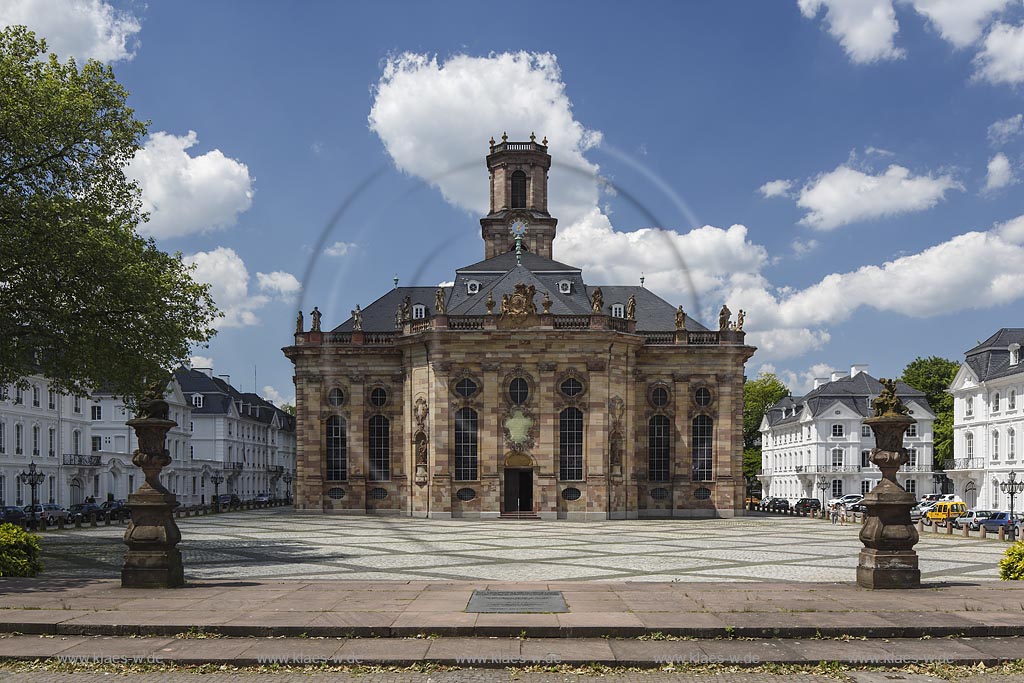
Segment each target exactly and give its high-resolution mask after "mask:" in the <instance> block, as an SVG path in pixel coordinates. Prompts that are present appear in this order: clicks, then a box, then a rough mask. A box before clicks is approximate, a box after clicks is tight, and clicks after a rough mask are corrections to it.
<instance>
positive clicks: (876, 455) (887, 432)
mask: <svg viewBox="0 0 1024 683" xmlns="http://www.w3.org/2000/svg"><path fill="white" fill-rule="evenodd" d="M881 382H882V393H881V394H880V395H879V396H878V398H876V399H875V403H874V408H875V416H874V417H869V418H867V419H866V420H864V424H866V425H868V426H869V427H871V430H872V431H873V432H874V433H875V443H876V444H877V448H874V449H873V450H872V451H871V462H873V463H875V465H877V466H878V469H880V470H881V471H882V481H881V482H879V483H878V485H876V486H875V488H873V489H871V491H870V492H869V493H868V494H867V495H865V496H864V500H863V501H862V504H863V505H864V506H865V507H866V508H867V512H866V513H865V521H864V525H863V526H862V527H861V530H860V540H861V542H862V543H864V549H863V550H861V551H860V561H859V562H858V564H857V584H858V585H860V586H864V587H865V588H920V587H921V570H920V569H918V566H917V553H916V552H914V546H915V545H916V544H917V541H918V535H917V528H916V527H915V526H914V523H913V522H912V521H911V520H910V509H911V508H912V507H914V505H915V503H916V502H917V501H916V500H915V498H914V496H913V495H912V494H910V493H907V491H906V490H905V489H904V488H903V487H902V486H900V485H899V484H898V483H897V482H896V472H897V470H899V468H900V467H901V466H903V465H905V464H906V463H907V461H908V460H909V456H908V455H907V451H906V449H905V448H904V447H903V435H904V433H905V432H906V431H907V428H908V427H909V426H910V425H912V424H914V422H915V420H914V419H913V418H911V417H910V416H909V414H908V413H909V411H908V410H907V408H906V406H904V405H903V402H902V401H900V399H899V397H898V396H896V381H895V380H886V379H883V380H881Z"/></svg>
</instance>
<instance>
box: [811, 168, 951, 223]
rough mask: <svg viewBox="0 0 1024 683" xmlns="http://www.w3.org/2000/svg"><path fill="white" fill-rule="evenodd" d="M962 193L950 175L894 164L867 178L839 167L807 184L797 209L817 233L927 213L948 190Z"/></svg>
mask: <svg viewBox="0 0 1024 683" xmlns="http://www.w3.org/2000/svg"><path fill="white" fill-rule="evenodd" d="M959 189H963V188H962V187H961V185H960V183H958V182H957V181H956V180H955V179H954V178H953V177H952V176H950V175H941V176H933V175H930V174H929V175H918V176H915V175H913V174H912V173H911V172H910V170H909V169H907V168H904V167H903V166H897V165H895V164H893V165H891V166H889V168H888V169H886V171H885V172H884V173H881V174H879V175H870V174H868V173H864V172H863V171H859V170H857V169H854V168H851V167H850V166H847V165H845V164H844V165H840V166H838V167H837V168H836V169H835V170H832V171H829V172H828V173H823V174H821V175H819V176H817V177H816V178H814V179H812V180H811V181H810V182H808V183H807V184H806V185H804V187H803V188H802V189H801V190H800V194H799V197H798V198H797V205H798V206H800V207H801V208H804V209H806V210H807V214H806V215H805V216H804V217H803V218H802V219H801V220H800V222H801V223H802V224H804V225H808V226H810V227H812V228H814V229H816V230H834V229H835V228H838V227H841V226H843V225H847V224H849V223H855V222H858V221H864V220H871V219H875V218H881V217H883V216H895V215H898V214H902V213H911V212H914V211H924V210H925V209H930V208H931V207H933V206H935V205H936V204H937V203H939V202H940V201H942V200H943V199H944V198H945V194H946V192H948V191H950V190H959Z"/></svg>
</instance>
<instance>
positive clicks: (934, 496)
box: [918, 493, 942, 505]
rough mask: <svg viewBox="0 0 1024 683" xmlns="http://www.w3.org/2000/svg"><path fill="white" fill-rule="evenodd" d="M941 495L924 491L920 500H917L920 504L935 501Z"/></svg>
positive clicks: (937, 500)
mask: <svg viewBox="0 0 1024 683" xmlns="http://www.w3.org/2000/svg"><path fill="white" fill-rule="evenodd" d="M941 497H942V494H941V493H926V494H924V495H923V496H921V500H919V501H918V505H921V504H922V503H937V502H939V498H941Z"/></svg>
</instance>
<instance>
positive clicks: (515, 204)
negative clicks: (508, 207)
mask: <svg viewBox="0 0 1024 683" xmlns="http://www.w3.org/2000/svg"><path fill="white" fill-rule="evenodd" d="M512 208H513V209H525V208H526V174H525V173H523V172H522V171H516V172H515V173H513V174H512Z"/></svg>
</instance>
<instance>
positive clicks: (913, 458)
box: [907, 448, 917, 467]
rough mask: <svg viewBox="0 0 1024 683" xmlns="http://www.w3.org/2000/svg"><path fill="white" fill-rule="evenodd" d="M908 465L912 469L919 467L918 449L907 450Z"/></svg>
mask: <svg viewBox="0 0 1024 683" xmlns="http://www.w3.org/2000/svg"><path fill="white" fill-rule="evenodd" d="M907 465H909V466H910V467H917V449H916V448H908V449H907Z"/></svg>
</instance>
